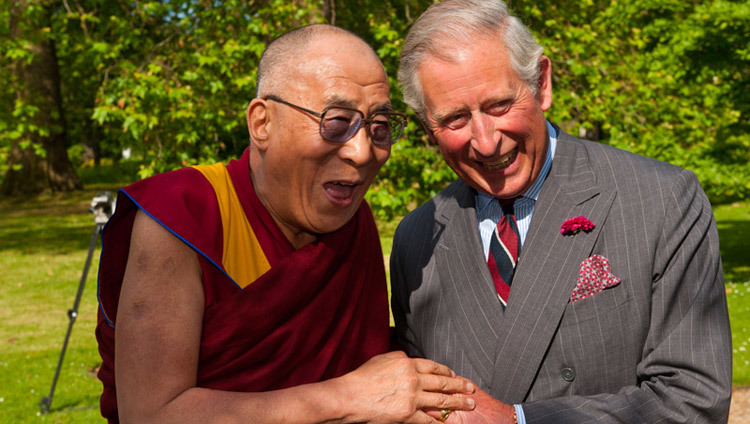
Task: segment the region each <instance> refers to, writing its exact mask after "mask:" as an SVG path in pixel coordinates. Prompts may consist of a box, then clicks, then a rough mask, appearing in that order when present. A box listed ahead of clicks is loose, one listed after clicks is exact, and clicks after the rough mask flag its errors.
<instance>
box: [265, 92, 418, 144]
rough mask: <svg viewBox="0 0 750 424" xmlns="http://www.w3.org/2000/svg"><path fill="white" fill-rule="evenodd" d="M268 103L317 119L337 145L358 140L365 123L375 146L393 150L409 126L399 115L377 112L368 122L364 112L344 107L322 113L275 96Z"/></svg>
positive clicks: (329, 107) (322, 128) (328, 136)
mask: <svg viewBox="0 0 750 424" xmlns="http://www.w3.org/2000/svg"><path fill="white" fill-rule="evenodd" d="M264 100H273V101H274V102H279V103H283V104H285V105H287V106H291V107H293V108H296V109H299V110H301V111H303V112H307V113H309V114H310V115H314V116H317V117H318V118H320V136H321V137H323V138H324V139H325V140H328V141H332V142H335V143H343V142H345V141H347V140H349V139H350V138H352V137H354V134H356V133H357V131H358V130H359V127H360V126H362V123H363V122H364V123H365V129H366V130H367V135H368V136H369V137H370V140H371V141H372V143H373V144H376V145H378V146H390V145H391V144H393V143H395V142H396V141H397V140H398V139H399V138H401V134H402V133H403V132H404V127H405V126H406V116H405V115H404V114H402V113H398V112H375V114H373V116H372V117H371V118H369V119H365V115H364V114H363V113H362V112H361V111H359V110H357V109H352V108H348V107H343V106H328V107H327V108H325V109H323V112H320V113H318V112H315V111H312V110H310V109H305V108H303V107H302V106H298V105H295V104H293V103H289V102H287V101H286V100H282V99H281V98H279V97H277V96H273V95H270V96H266V97H264Z"/></svg>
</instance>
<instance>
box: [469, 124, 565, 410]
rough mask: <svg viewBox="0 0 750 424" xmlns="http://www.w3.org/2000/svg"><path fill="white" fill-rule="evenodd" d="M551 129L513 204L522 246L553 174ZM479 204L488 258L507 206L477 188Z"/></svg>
mask: <svg viewBox="0 0 750 424" xmlns="http://www.w3.org/2000/svg"><path fill="white" fill-rule="evenodd" d="M547 129H548V130H549V148H548V149H547V156H546V157H545V158H544V166H542V172H540V173H539V177H537V179H536V181H534V183H533V184H532V185H531V187H529V189H528V190H526V192H524V193H523V194H522V195H521V197H519V198H518V199H516V201H515V203H514V204H513V213H514V214H515V215H516V222H517V223H518V237H519V238H520V239H521V247H522V248H523V242H524V241H525V240H526V234H527V233H528V232H529V224H530V223H531V214H532V213H533V212H534V204H535V203H536V200H537V199H538V198H539V192H540V191H542V184H544V180H545V179H546V178H547V174H549V170H550V168H551V167H552V159H553V158H554V157H555V149H556V148H557V132H556V131H555V128H554V127H553V126H552V124H550V123H549V122H547ZM476 205H477V222H479V234H480V235H481V237H482V249H483V251H484V257H485V258H488V255H489V253H490V241H491V240H492V233H494V232H495V227H497V222H498V221H500V218H502V216H503V209H502V208H501V207H500V202H498V201H497V200H496V198H494V197H492V196H489V195H487V194H484V193H480V192H477V196H476ZM521 251H523V250H521ZM520 255H521V254H520V253H519V258H520ZM513 406H514V408H515V410H516V416H517V420H518V424H526V417H525V416H524V413H523V407H522V406H521V405H518V404H517V405H513Z"/></svg>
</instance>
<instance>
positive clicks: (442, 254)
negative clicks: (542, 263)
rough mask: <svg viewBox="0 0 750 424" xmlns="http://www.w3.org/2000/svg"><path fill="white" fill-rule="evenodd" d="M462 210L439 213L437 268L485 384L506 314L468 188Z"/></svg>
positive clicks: (454, 321) (465, 347)
mask: <svg viewBox="0 0 750 424" xmlns="http://www.w3.org/2000/svg"><path fill="white" fill-rule="evenodd" d="M455 200H456V202H457V204H454V205H448V207H446V208H445V209H444V210H443V211H438V212H439V213H438V214H437V218H438V220H439V221H440V220H442V221H443V223H444V224H445V231H444V232H443V233H442V235H441V237H440V240H438V244H437V247H436V249H435V257H434V260H435V267H436V269H437V271H438V278H439V280H440V288H441V290H442V294H443V296H444V298H445V300H446V303H447V305H448V308H447V309H446V310H445V311H444V313H445V314H446V315H448V316H449V318H450V320H451V325H452V327H453V329H454V331H456V332H457V333H458V336H459V340H461V342H462V343H461V345H462V347H461V350H462V351H463V352H464V354H465V355H466V357H467V358H468V359H469V361H471V364H472V366H473V367H474V369H475V370H476V371H477V372H478V374H479V375H480V376H481V378H482V380H483V381H485V382H488V381H490V379H491V377H492V373H493V370H492V367H493V364H494V356H495V345H496V340H497V335H498V332H499V331H500V326H501V320H502V315H503V313H502V308H501V306H500V301H499V300H498V299H497V294H495V288H494V285H493V283H492V278H491V277H490V273H489V270H488V269H487V264H486V263H485V262H484V260H483V258H482V256H483V254H482V247H481V246H482V245H481V241H480V239H479V232H478V230H477V226H478V224H477V218H476V211H475V207H474V192H473V190H471V189H470V188H469V187H468V186H466V185H465V184H461V187H460V189H459V190H457V192H456V193H455Z"/></svg>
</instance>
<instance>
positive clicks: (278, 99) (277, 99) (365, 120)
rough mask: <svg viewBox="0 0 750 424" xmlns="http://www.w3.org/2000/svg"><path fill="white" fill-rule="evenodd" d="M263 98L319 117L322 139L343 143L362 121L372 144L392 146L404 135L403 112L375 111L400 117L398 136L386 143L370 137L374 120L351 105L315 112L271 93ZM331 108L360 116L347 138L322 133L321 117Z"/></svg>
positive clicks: (404, 118) (404, 120)
mask: <svg viewBox="0 0 750 424" xmlns="http://www.w3.org/2000/svg"><path fill="white" fill-rule="evenodd" d="M263 100H273V101H274V102H279V103H281V104H284V105H287V106H291V107H293V108H295V109H299V110H301V111H303V112H307V113H309V114H310V115H313V116H315V117H317V118H320V122H319V123H318V133H319V134H320V136H321V137H323V139H324V140H326V141H330V142H331V143H342V144H343V143H346V142H347V141H349V140H351V139H352V138H354V136H355V135H357V132H358V131H359V130H360V128H362V123H364V124H365V132H366V133H367V137H368V138H369V139H370V142H372V144H374V145H376V146H392V145H394V144H396V142H397V141H398V140H400V139H401V136H402V135H404V128H406V115H405V114H403V113H401V112H391V111H387V112H377V113H376V114H375V115H388V116H389V117H391V116H396V117H399V118H401V130H400V131H399V132H398V136H397V137H396V138H395V139H393V140H392V141H391V142H390V143H388V144H381V143H376V142H375V140H374V139H373V137H372V133H371V132H370V124H372V123H373V122H375V120H374V119H369V118H366V117H365V114H364V113H362V111H361V110H359V109H355V108H352V107H346V106H335V105H334V106H328V107H326V108H325V109H323V111H322V112H315V111H314V110H310V109H307V108H304V107H302V106H300V105H295V104H294V103H290V102H288V101H286V100H284V99H282V98H281V97H279V96H275V95H273V94H269V95H267V96H264V97H263ZM331 109H344V110H351V111H354V112H357V113H358V114H359V115H360V116H361V118H360V121H359V125H357V128H356V129H355V130H354V132H353V133H352V135H351V136H349V138H347V139H346V140H341V141H338V140H330V139H328V138H326V137H325V136H324V135H323V117H324V116H325V114H326V112H328V111H329V110H331ZM389 122H390V119H389Z"/></svg>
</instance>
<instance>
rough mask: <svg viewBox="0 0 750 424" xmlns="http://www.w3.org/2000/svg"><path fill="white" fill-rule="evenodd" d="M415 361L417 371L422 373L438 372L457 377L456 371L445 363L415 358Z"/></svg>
mask: <svg viewBox="0 0 750 424" xmlns="http://www.w3.org/2000/svg"><path fill="white" fill-rule="evenodd" d="M414 363H415V364H416V366H417V372H419V373H421V374H438V375H445V376H448V377H455V376H456V373H455V372H453V370H452V369H450V368H448V367H447V366H445V365H443V364H438V363H437V362H434V361H430V360H429V359H422V358H415V359H414Z"/></svg>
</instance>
